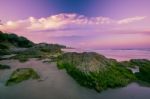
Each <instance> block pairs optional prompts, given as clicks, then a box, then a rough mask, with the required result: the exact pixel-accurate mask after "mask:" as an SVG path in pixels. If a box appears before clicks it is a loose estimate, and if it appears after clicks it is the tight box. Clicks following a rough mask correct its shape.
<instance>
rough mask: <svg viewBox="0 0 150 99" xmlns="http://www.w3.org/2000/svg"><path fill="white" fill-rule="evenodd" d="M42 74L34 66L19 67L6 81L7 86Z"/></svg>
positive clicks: (37, 77)
mask: <svg viewBox="0 0 150 99" xmlns="http://www.w3.org/2000/svg"><path fill="white" fill-rule="evenodd" d="M39 78H40V76H39V75H38V74H37V73H36V71H35V70H33V69H32V68H18V69H16V70H15V71H14V72H13V73H12V74H11V76H10V78H9V79H8V80H7V82H6V86H10V85H14V84H17V83H20V82H22V81H24V80H28V79H39Z"/></svg>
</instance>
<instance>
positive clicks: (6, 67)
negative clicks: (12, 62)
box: [0, 64, 10, 69]
mask: <svg viewBox="0 0 150 99" xmlns="http://www.w3.org/2000/svg"><path fill="white" fill-rule="evenodd" d="M0 69H10V66H8V65H3V64H0Z"/></svg>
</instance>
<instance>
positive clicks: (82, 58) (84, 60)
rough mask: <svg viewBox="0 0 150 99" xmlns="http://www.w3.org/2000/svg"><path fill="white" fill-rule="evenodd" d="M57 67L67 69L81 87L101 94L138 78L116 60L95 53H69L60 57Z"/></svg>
mask: <svg viewBox="0 0 150 99" xmlns="http://www.w3.org/2000/svg"><path fill="white" fill-rule="evenodd" d="M57 66H58V68H60V69H63V68H64V69H66V71H67V73H68V74H70V75H71V76H72V77H73V78H74V79H75V80H76V81H77V82H78V83H79V84H80V85H82V86H85V87H88V88H92V89H95V90H96V91H98V92H100V91H102V90H105V89H108V88H115V87H121V86H126V85H127V84H129V83H130V82H131V81H133V80H135V79H136V77H135V75H134V74H133V73H132V71H130V70H128V69H127V68H126V67H124V66H122V65H121V64H120V63H119V62H117V61H116V60H114V59H108V58H106V57H105V56H103V55H99V54H97V53H94V52H84V53H76V52H68V53H64V54H62V55H61V56H59V57H58V60H57Z"/></svg>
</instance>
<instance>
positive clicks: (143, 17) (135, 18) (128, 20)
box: [117, 16, 146, 24]
mask: <svg viewBox="0 0 150 99" xmlns="http://www.w3.org/2000/svg"><path fill="white" fill-rule="evenodd" d="M145 18H146V16H136V17H131V18H125V19H122V20H119V21H118V22H117V23H118V24H129V23H132V22H137V21H141V20H144V19H145Z"/></svg>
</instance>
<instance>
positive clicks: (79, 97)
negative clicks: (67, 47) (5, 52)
mask: <svg viewBox="0 0 150 99" xmlns="http://www.w3.org/2000/svg"><path fill="white" fill-rule="evenodd" d="M0 63H3V64H7V65H10V66H11V67H12V69H10V70H1V71H0V99H112V98H113V99H150V88H149V87H142V86H139V85H138V84H137V83H131V84H129V85H128V86H127V87H123V88H117V89H108V90H106V91H103V92H101V93H97V92H96V91H94V90H91V89H87V88H85V87H82V86H80V85H79V84H78V83H77V82H76V81H75V80H74V79H72V78H71V77H70V76H69V75H68V74H67V73H66V72H65V71H64V70H58V69H57V67H56V64H55V63H51V64H50V63H43V62H42V61H39V60H36V59H31V60H30V61H28V62H25V63H20V62H18V61H17V60H3V61H0ZM23 67H32V68H34V69H35V70H36V71H37V72H38V73H39V74H40V76H41V77H42V79H44V81H40V82H39V81H36V80H28V81H24V82H22V83H20V84H17V85H14V86H10V87H6V86H4V83H5V82H6V80H7V79H8V77H9V76H10V74H11V73H12V71H13V70H14V69H16V68H23Z"/></svg>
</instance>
